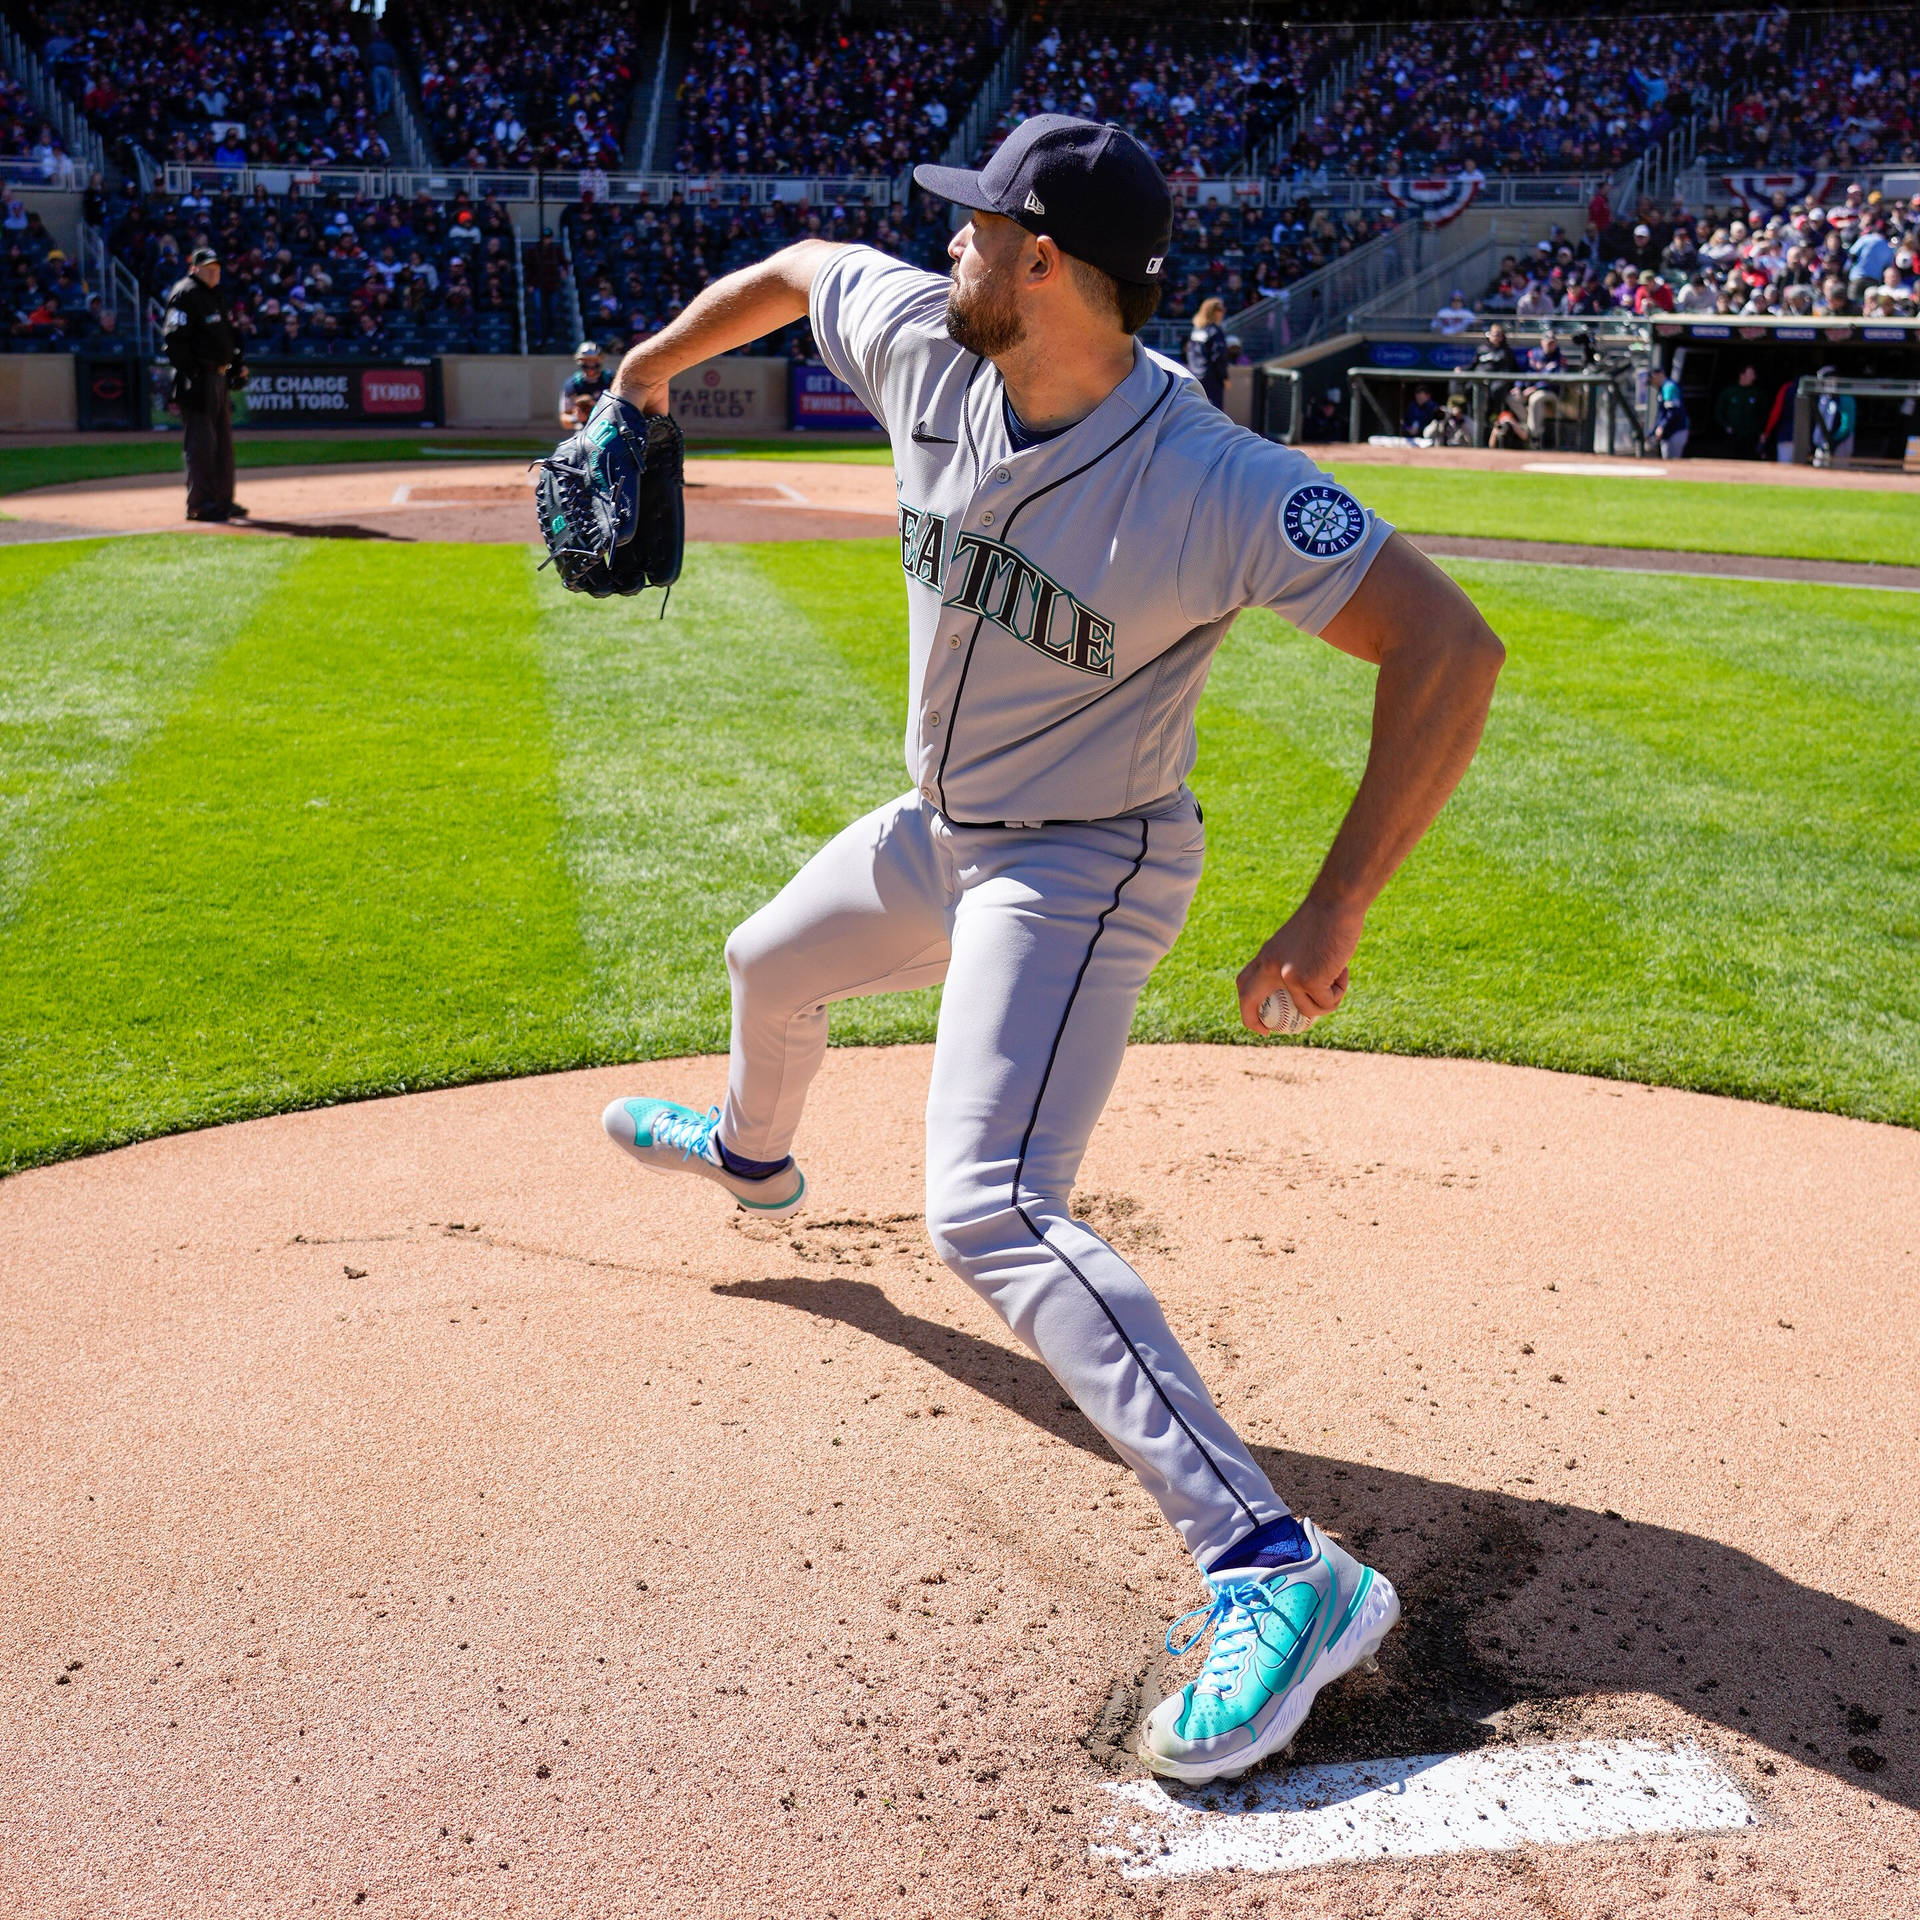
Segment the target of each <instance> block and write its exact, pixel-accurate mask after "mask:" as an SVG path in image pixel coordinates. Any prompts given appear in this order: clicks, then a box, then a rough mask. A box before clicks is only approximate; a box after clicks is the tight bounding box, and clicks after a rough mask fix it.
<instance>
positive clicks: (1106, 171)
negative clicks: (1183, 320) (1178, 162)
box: [913, 113, 1173, 287]
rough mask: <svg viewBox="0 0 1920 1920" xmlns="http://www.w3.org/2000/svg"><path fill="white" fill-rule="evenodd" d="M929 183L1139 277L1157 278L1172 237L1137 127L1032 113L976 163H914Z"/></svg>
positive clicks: (1137, 280) (1142, 282)
mask: <svg viewBox="0 0 1920 1920" xmlns="http://www.w3.org/2000/svg"><path fill="white" fill-rule="evenodd" d="M913 177H914V179H915V181H917V182H918V183H919V185H921V186H923V187H925V188H926V190H927V191H928V192H929V193H937V194H938V195H939V196H940V197H941V199H943V200H952V201H955V202H957V203H958V204H959V205H960V206H963V207H972V208H976V209H978V210H979V211H981V212H983V213H1003V214H1005V215H1006V217H1007V218H1008V219H1009V220H1017V221H1018V222H1019V223H1020V225H1021V226H1023V227H1025V228H1026V230H1027V231H1028V232H1029V233H1044V234H1045V235H1046V236H1047V237H1048V238H1049V239H1050V240H1052V241H1053V242H1054V244H1055V245H1056V246H1058V247H1059V248H1060V250H1061V251H1062V252H1063V253H1070V254H1072V255H1073V257H1074V258H1075V259H1076V260H1084V261H1086V262H1087V264H1088V265H1089V266H1094V267H1098V268H1100V270H1101V271H1102V272H1103V273H1110V274H1112V275H1113V277H1114V278H1115V279H1116V280H1124V281H1126V282H1127V283H1128V284H1130V285H1132V286H1137V287H1157V286H1158V285H1159V284H1160V276H1161V274H1162V272H1163V271H1164V269H1165V267H1166V263H1167V248H1168V246H1169V245H1170V244H1171V243H1172V240H1173V195H1172V193H1171V192H1170V191H1169V190H1168V187H1167V183H1166V179H1165V177H1164V176H1163V175H1162V173H1161V171H1160V169H1159V168H1158V167H1157V166H1155V165H1154V163H1153V156H1152V155H1151V154H1150V153H1148V151H1147V150H1146V148H1145V147H1143V146H1142V145H1141V144H1140V142H1139V141H1138V140H1136V139H1135V138H1134V137H1133V135H1132V134H1130V133H1127V132H1125V131H1124V130H1123V129H1122V128H1119V127H1103V126H1101V125H1099V124H1098V123H1097V122H1096V121H1092V120H1075V119H1074V118H1072V117H1071V115H1068V114H1064V113H1036V114H1035V115H1034V116H1033V117H1032V118H1031V119H1028V120H1023V121H1021V123H1020V124H1019V125H1018V126H1017V127H1015V128H1014V130H1013V131H1012V132H1011V133H1010V134H1008V135H1007V137H1006V139H1005V140H1004V141H1003V142H1002V143H1001V145H1000V149H999V151H998V152H997V153H995V154H994V155H993V157H992V158H991V159H990V160H989V161H988V162H987V164H986V165H985V166H984V167H982V168H981V169H980V170H979V172H978V173H975V172H973V171H972V170H971V169H970V168H967V167H932V166H921V167H915V168H914V170H913Z"/></svg>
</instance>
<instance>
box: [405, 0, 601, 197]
mask: <svg viewBox="0 0 1920 1920" xmlns="http://www.w3.org/2000/svg"><path fill="white" fill-rule="evenodd" d="M405 17H406V20H407V22H408V31H409V33H410V40H409V43H408V44H409V47H410V51H411V52H412V54H413V57H414V61H415V66H416V73H417V79H418V85H419V90H420V104H421V107H422V109H423V111H424V113H425V115H426V123H427V133H428V137H429V138H430V139H431V140H432V141H433V144H434V148H435V151H436V152H437V153H438V154H439V156H440V158H441V160H442V161H443V162H444V163H445V164H447V165H449V166H464V167H475V168H479V167H530V166H532V165H533V164H534V163H535V160H536V158H539V159H540V160H541V162H542V164H544V165H547V166H553V167H562V168H582V169H584V168H590V167H599V168H602V169H613V168H617V167H618V166H620V164H621V156H622V153H623V151H624V143H625V140H626V129H627V120H628V117H629V115H630V114H631V112H632V107H633V94H634V80H635V75H636V73H637V72H638V68H639V53H638V42H637V41H636V39H635V33H634V22H635V20H636V18H637V12H636V10H635V9H634V8H633V7H631V6H589V7H585V8H581V9H572V10H569V9H557V10H556V9H542V10H541V11H540V12H538V13H535V12H534V11H532V10H531V9H530V8H527V7H525V6H501V5H495V6H491V7H489V8H487V9H485V10H484V11H481V10H463V11H460V12H449V11H445V10H443V9H440V8H437V7H427V6H424V5H420V4H416V5H414V6H413V7H412V8H410V9H409V11H408V13H407V14H406V16H405Z"/></svg>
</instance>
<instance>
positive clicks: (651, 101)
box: [626, 5, 691, 173]
mask: <svg viewBox="0 0 1920 1920" xmlns="http://www.w3.org/2000/svg"><path fill="white" fill-rule="evenodd" d="M690 51H691V41H690V40H689V41H687V42H684V43H680V44H676V42H675V38H674V32H673V8H672V6H671V5H668V6H666V7H664V8H663V9H662V10H661V15H660V38H659V41H658V43H657V44H656V46H655V48H654V52H653V62H652V65H651V66H650V67H648V68H645V69H643V71H644V72H645V73H646V74H647V75H648V78H647V79H646V81H645V82H643V84H642V85H641V86H638V87H636V88H635V89H634V92H633V111H632V113H631V114H630V115H629V116H628V119H627V151H626V161H627V165H628V166H629V167H630V168H632V170H633V171H634V172H635V173H654V172H661V173H667V172H671V171H672V162H673V156H674V155H675V154H676V153H677V152H678V151H679V150H680V82H681V80H682V78H683V77H684V76H685V74H686V71H687V58H688V55H689V53H690Z"/></svg>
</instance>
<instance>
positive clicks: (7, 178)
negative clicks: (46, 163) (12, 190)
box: [0, 153, 86, 193]
mask: <svg viewBox="0 0 1920 1920" xmlns="http://www.w3.org/2000/svg"><path fill="white" fill-rule="evenodd" d="M63 157H64V159H65V162H66V164H65V165H64V166H61V167H56V168H55V169H54V171H53V172H52V173H51V174H49V173H48V172H47V170H46V169H45V168H44V167H43V166H42V165H41V164H40V162H39V161H38V160H36V159H34V157H33V156H32V155H31V154H30V153H29V154H11V153H9V154H0V185H4V186H9V187H53V188H57V189H60V190H63V191H65V192H69V193H71V192H72V191H74V189H76V188H78V187H83V186H85V185H86V176H85V175H84V174H83V173H82V172H81V171H80V167H79V164H78V163H77V162H76V161H75V160H74V158H73V156H72V155H71V154H67V155H65V156H63Z"/></svg>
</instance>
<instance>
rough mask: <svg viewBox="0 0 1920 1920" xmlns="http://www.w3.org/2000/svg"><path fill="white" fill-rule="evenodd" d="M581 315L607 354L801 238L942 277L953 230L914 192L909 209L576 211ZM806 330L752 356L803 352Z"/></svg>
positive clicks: (941, 209)
mask: <svg viewBox="0 0 1920 1920" xmlns="http://www.w3.org/2000/svg"><path fill="white" fill-rule="evenodd" d="M566 229H567V238H568V241H569V243H570V245H571V247H572V250H573V266H574V275H575V281H576V285H577V286H578V289H579V294H580V312H581V315H582V317H583V320H584V323H585V326H586V331H587V334H588V336H589V337H590V338H592V339H594V340H597V341H599V342H600V344H601V345H602V346H603V347H605V348H607V349H608V350H609V351H616V350H620V349H624V348H625V347H628V346H630V345H632V344H633V342H634V341H636V340H640V339H644V338H645V337H646V336H647V335H648V334H650V333H654V332H657V331H658V330H659V328H661V327H663V326H664V325H665V324H666V323H667V322H668V321H669V320H671V319H672V318H673V317H674V315H675V314H677V313H678V312H679V311H680V309H681V308H682V307H683V306H685V305H686V303H687V302H688V301H689V300H690V299H692V298H693V296H694V295H695V294H696V293H698V292H699V290H700V288H701V287H702V286H703V285H705V283H706V282H707V281H708V280H710V279H712V278H713V277H714V276H715V275H716V274H721V273H727V272H730V271H731V270H732V269H733V268H735V267H739V266H745V265H746V264H747V263H748V262H749V261H753V260H759V259H763V258H765V256H766V255H767V254H769V253H771V252H773V251H774V250H775V249H776V248H778V247H783V246H786V245H788V244H789V243H790V242H792V241H794V240H798V239H801V238H804V237H805V236H807V235H809V234H818V235H820V236H822V237H823V238H825V239H829V240H854V241H864V242H867V243H869V244H871V245H873V246H877V247H881V248H884V249H885V250H886V251H888V252H890V253H895V254H898V255H899V256H900V257H901V258H903V259H907V260H915V261H918V262H919V263H920V264H921V265H923V266H928V267H932V268H934V269H935V270H936V271H940V272H944V271H945V270H946V267H947V254H946V248H947V241H948V239H949V238H950V236H951V234H952V225H951V222H950V220H949V217H948V211H947V208H946V206H945V204H944V203H942V202H940V201H937V200H934V199H932V198H931V197H929V196H928V195H926V194H916V195H914V197H913V202H912V204H911V205H910V206H909V207H906V208H901V209H889V210H883V211H877V212H870V211H869V210H867V209H866V208H863V207H854V208H840V207H829V208H815V207H803V206H794V205H788V204H775V205H769V206H762V207H702V206H689V205H687V204H686V203H685V202H684V201H682V200H679V199H676V200H675V201H674V202H673V203H672V204H670V205H668V206H664V207H647V206H642V207H624V206H623V207H592V206H588V207H574V208H569V209H568V211H567V214H566ZM805 335H806V329H805V327H804V326H799V327H793V328H789V329H787V330H786V331H785V332H784V333H783V334H781V335H779V336H778V337H777V341H778V344H776V345H769V344H768V343H765V342H759V343H756V349H755V350H756V351H763V352H765V351H773V352H783V351H790V350H801V349H803V348H804V345H805Z"/></svg>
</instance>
